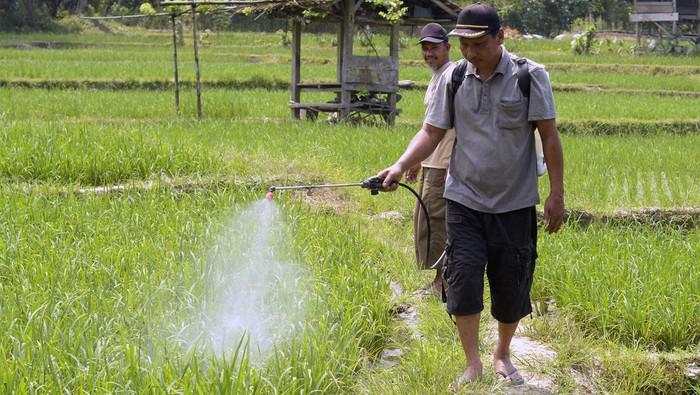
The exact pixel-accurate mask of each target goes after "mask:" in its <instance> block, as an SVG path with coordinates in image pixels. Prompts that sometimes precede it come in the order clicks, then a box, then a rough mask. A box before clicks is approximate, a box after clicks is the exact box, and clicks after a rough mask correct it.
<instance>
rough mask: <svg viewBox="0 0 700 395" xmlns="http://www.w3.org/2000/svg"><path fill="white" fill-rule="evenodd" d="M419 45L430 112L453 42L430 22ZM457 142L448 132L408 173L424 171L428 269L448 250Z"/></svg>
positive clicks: (417, 226) (416, 232)
mask: <svg viewBox="0 0 700 395" xmlns="http://www.w3.org/2000/svg"><path fill="white" fill-rule="evenodd" d="M418 42H419V43H420V45H421V50H422V52H423V59H424V60H425V63H426V64H427V65H428V67H430V69H431V71H432V72H433V76H432V78H431V79H430V83H429V84H428V89H427V90H426V91H425V98H424V100H423V102H424V104H425V106H426V109H427V108H428V107H430V103H431V102H432V100H433V96H434V95H435V93H436V89H437V87H438V81H439V80H440V78H441V76H442V74H450V73H451V72H452V69H453V67H454V63H452V62H450V43H449V40H448V37H447V31H445V28H443V27H442V26H440V24H437V23H429V24H427V25H425V27H423V29H422V30H421V33H420V40H419V41H418ZM425 115H426V116H427V115H428V114H427V113H426V114H425ZM454 139H455V132H454V129H449V130H447V132H446V133H445V136H444V137H443V138H442V140H440V143H438V145H437V147H436V148H435V151H433V153H432V154H431V155H430V156H429V157H428V158H427V159H426V160H424V161H423V163H422V164H419V165H416V166H414V167H413V168H411V169H409V170H408V171H407V172H406V179H408V181H415V180H416V178H417V175H418V172H419V170H422V171H420V174H421V187H420V195H421V199H422V200H423V203H424V204H425V206H426V208H427V210H428V215H429V218H426V217H425V215H424V214H423V210H422V209H421V207H420V205H419V204H418V203H416V208H415V210H414V211H413V240H414V244H415V249H416V259H417V261H418V266H419V267H420V268H421V269H425V270H428V269H433V265H434V264H435V263H436V262H437V260H438V259H439V258H440V255H441V254H442V253H443V251H444V250H445V240H446V234H445V199H444V198H443V197H442V195H443V194H444V192H445V177H447V167H448V165H449V163H450V155H451V154H452V144H453V142H454ZM428 221H430V248H426V244H427V242H428V226H427V225H428V224H427V222H428ZM435 269H436V273H435V278H434V279H433V281H432V282H431V283H430V284H429V285H428V286H426V287H425V288H426V289H428V290H430V291H431V292H432V293H433V294H435V295H439V294H440V293H441V292H442V268H441V266H440V265H437V266H436V267H435Z"/></svg>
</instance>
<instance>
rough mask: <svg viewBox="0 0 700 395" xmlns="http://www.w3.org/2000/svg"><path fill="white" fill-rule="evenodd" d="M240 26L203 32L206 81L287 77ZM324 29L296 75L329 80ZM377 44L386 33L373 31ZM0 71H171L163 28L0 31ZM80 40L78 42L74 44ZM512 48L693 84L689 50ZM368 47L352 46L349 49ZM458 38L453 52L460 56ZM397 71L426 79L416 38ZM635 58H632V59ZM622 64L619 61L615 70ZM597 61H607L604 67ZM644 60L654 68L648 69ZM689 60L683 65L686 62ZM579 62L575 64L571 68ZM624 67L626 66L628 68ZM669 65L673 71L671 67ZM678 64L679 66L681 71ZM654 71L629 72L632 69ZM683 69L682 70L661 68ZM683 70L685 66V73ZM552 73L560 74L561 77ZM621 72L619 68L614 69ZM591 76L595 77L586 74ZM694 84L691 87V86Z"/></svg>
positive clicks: (653, 83)
mask: <svg viewBox="0 0 700 395" xmlns="http://www.w3.org/2000/svg"><path fill="white" fill-rule="evenodd" d="M246 36H247V35H245V34H241V33H228V34H217V35H208V36H207V37H206V39H205V41H206V43H207V44H206V45H205V46H204V47H203V48H202V54H201V59H202V70H203V71H202V75H203V79H204V80H205V81H227V80H249V79H256V78H257V79H260V78H262V79H276V78H277V79H282V80H283V81H288V80H289V75H290V72H291V71H290V66H289V64H290V63H289V62H290V52H289V48H287V47H285V46H283V45H281V42H280V37H279V35H277V34H264V33H262V34H257V35H256V38H255V40H253V41H252V42H251V39H250V37H246ZM41 40H44V41H58V42H65V43H69V44H71V43H72V44H73V45H75V46H78V47H77V48H75V47H74V48H66V49H16V48H14V47H13V45H16V44H17V43H27V42H32V41H41ZM332 40H333V38H332V37H331V36H330V35H319V36H312V35H305V36H304V37H303V44H302V47H303V52H302V57H303V61H302V62H303V63H304V68H303V70H302V79H304V80H312V81H313V80H315V81H318V80H334V79H335V62H334V61H333V59H335V56H336V48H335V47H334V46H333V45H332ZM377 40H378V42H377V46H378V48H380V50H381V48H383V47H382V45H383V44H384V41H386V37H383V36H379V37H378V38H377ZM2 44H4V45H5V48H0V55H2V56H0V59H1V60H0V74H1V75H3V76H4V79H8V80H17V79H34V80H51V81H54V80H55V81H61V80H85V79H88V80H115V79H117V80H148V81H159V80H169V79H171V78H172V53H171V49H170V48H169V45H170V41H169V37H168V35H167V34H154V33H150V34H142V35H126V36H121V35H115V36H109V37H107V36H104V35H80V36H76V35H65V36H63V35H53V36H52V35H34V36H17V35H7V34H5V35H0V45H2ZM80 46H83V47H80ZM508 46H509V48H510V47H512V49H514V50H515V52H517V53H519V54H521V55H526V56H529V57H531V58H532V59H535V60H536V61H538V62H540V63H543V64H546V65H548V66H550V71H551V73H552V79H553V81H554V82H555V83H558V82H559V81H562V82H566V83H588V84H590V83H591V81H594V83H595V84H598V85H603V86H606V87H610V88H631V87H633V88H634V89H642V90H674V89H677V90H685V91H693V90H697V86H698V79H697V75H696V74H698V73H697V72H694V73H695V74H692V73H693V71H692V70H695V69H688V67H690V66H693V65H696V64H697V62H696V61H695V58H694V57H668V56H666V57H664V56H651V55H648V56H624V55H623V56H618V55H605V54H603V55H595V56H585V57H582V56H576V55H572V54H570V53H569V52H570V51H569V50H568V44H566V43H558V42H553V41H543V42H541V43H535V42H532V41H524V40H515V41H511V42H510V43H509V44H508ZM365 53H366V54H369V55H372V54H373V52H372V51H371V50H369V49H367V48H364V47H362V46H361V45H360V44H359V43H358V44H357V45H356V54H358V55H362V54H365ZM460 57H461V56H460V54H459V51H458V48H457V45H455V46H454V48H453V58H454V59H459V58H460ZM179 58H180V60H181V65H180V76H181V78H182V79H183V80H190V81H191V80H193V79H194V66H193V55H192V51H191V50H189V48H187V47H185V48H182V49H181V51H180V53H179ZM401 60H402V67H401V69H400V74H401V75H400V78H402V79H410V80H414V81H418V82H421V83H427V80H428V79H429V73H427V71H426V70H425V67H424V65H423V64H422V55H421V54H420V51H419V47H418V46H417V45H407V46H406V47H405V48H403V49H402V51H401ZM635 64H639V65H638V66H635ZM622 65H626V66H625V67H626V68H624V70H623V69H620V67H622ZM662 65H668V66H671V67H675V66H683V67H685V68H678V67H676V68H675V69H669V70H667V71H664V70H662V69H659V67H665V66H662ZM600 66H605V67H608V68H609V70H607V69H605V68H603V69H600ZM647 66H653V67H655V68H656V69H654V70H647V69H648V67H647ZM686 66H688V67H686ZM577 67H580V68H581V69H580V70H577ZM630 68H631V69H630ZM674 70H675V71H674ZM683 70H685V71H683ZM635 71H636V72H644V73H647V74H648V73H652V72H653V74H660V75H654V76H653V77H652V76H640V77H637V78H630V77H629V74H632V73H634V72H635ZM669 73H670V74H677V73H683V74H685V75H664V74H669ZM688 73H691V74H690V75H689V74H688ZM558 74H562V75H563V76H562V77H561V78H560V77H558ZM621 74H622V75H621ZM592 76H594V77H593V78H592ZM694 87H695V88H694Z"/></svg>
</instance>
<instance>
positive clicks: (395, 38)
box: [387, 24, 399, 126]
mask: <svg viewBox="0 0 700 395" xmlns="http://www.w3.org/2000/svg"><path fill="white" fill-rule="evenodd" d="M389 58H391V61H392V63H394V64H395V65H396V67H397V69H398V66H399V25H396V24H395V25H391V37H390V38H389ZM397 75H398V73H397ZM392 83H393V84H394V86H395V87H397V86H398V83H399V82H398V81H392ZM397 89H398V88H397ZM396 98H397V97H396V92H393V93H389V109H390V110H391V113H390V114H389V115H388V117H387V123H388V124H389V126H394V122H395V121H396V101H397V100H396Z"/></svg>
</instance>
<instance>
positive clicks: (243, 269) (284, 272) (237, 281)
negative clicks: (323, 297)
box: [178, 200, 307, 362]
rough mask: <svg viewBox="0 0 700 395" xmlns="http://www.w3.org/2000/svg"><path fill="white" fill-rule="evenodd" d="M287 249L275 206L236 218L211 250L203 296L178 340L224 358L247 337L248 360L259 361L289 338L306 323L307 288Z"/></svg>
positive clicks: (261, 204) (253, 208) (265, 204)
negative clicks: (191, 320)
mask: <svg viewBox="0 0 700 395" xmlns="http://www.w3.org/2000/svg"><path fill="white" fill-rule="evenodd" d="M288 249H289V243H288V240H287V235H286V230H285V225H284V223H283V221H282V216H281V213H280V210H279V208H278V207H277V206H276V205H275V203H274V202H273V201H269V200H261V201H258V202H255V203H253V204H251V205H250V206H249V207H247V208H246V209H244V210H242V211H241V212H238V213H236V214H234V216H233V217H232V218H231V219H230V220H229V221H228V223H227V224H226V225H225V226H224V227H223V229H222V231H221V233H220V234H219V236H218V238H217V239H216V242H215V244H214V245H213V247H212V248H211V249H210V251H209V254H208V257H207V273H206V276H205V279H206V280H205V281H206V284H205V292H206V293H205V295H204V296H203V298H202V304H201V306H200V307H199V308H198V311H196V312H195V313H194V317H193V322H192V323H191V324H189V325H186V326H187V328H188V329H187V330H186V331H185V332H184V333H181V334H180V336H178V337H181V341H182V342H183V343H184V344H185V345H186V346H187V347H188V348H190V349H192V348H196V349H199V350H204V351H210V352H213V353H214V354H215V355H217V356H223V357H226V356H233V353H234V352H235V351H236V347H237V346H238V344H239V342H240V341H241V339H242V337H244V336H245V340H244V341H246V342H247V344H248V351H249V356H250V359H251V360H252V361H253V362H259V361H261V360H264V359H265V357H266V356H267V355H268V354H269V352H270V351H272V349H273V347H274V346H275V345H278V344H280V343H282V342H284V341H286V340H288V339H290V338H291V337H292V336H293V335H294V334H295V332H296V331H297V330H298V329H299V328H300V327H301V323H302V322H303V320H304V316H305V301H306V299H307V295H306V289H307V287H306V286H305V284H304V283H305V278H306V273H305V272H304V270H302V268H301V267H300V266H299V265H297V264H295V263H294V262H292V261H291V260H290V259H289V254H288V253H287V251H288ZM183 335H184V336H183ZM182 337H184V338H182Z"/></svg>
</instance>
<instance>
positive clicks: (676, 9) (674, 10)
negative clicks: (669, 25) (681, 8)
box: [671, 0, 678, 37]
mask: <svg viewBox="0 0 700 395" xmlns="http://www.w3.org/2000/svg"><path fill="white" fill-rule="evenodd" d="M673 12H678V7H677V5H676V0H673ZM671 31H672V32H673V36H674V37H675V36H676V34H678V21H673V29H672V30H671Z"/></svg>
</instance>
